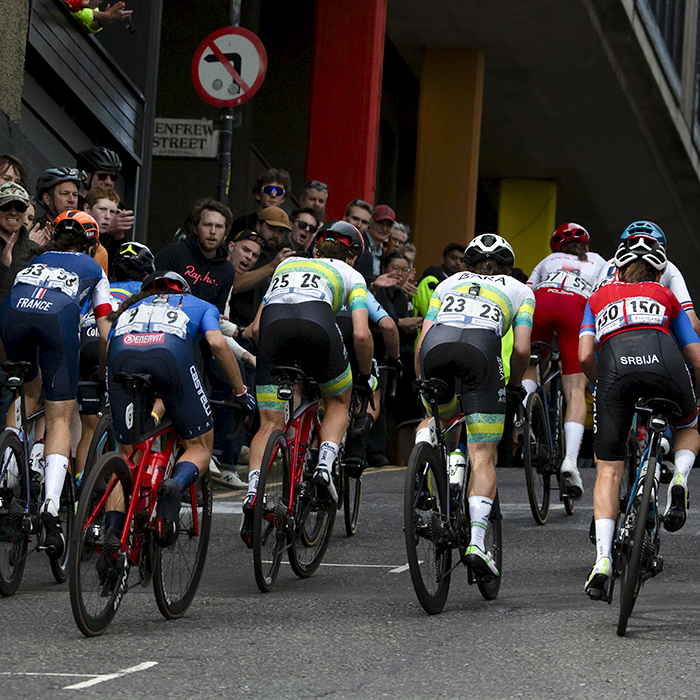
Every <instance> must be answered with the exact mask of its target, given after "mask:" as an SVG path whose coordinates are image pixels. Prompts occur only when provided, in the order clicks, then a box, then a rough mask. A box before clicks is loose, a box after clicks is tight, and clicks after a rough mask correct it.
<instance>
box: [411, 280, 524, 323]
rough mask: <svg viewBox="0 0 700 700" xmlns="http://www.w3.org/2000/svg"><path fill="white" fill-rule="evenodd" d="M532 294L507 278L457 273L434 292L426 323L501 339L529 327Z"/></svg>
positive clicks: (519, 283) (520, 283)
mask: <svg viewBox="0 0 700 700" xmlns="http://www.w3.org/2000/svg"><path fill="white" fill-rule="evenodd" d="M534 309H535V298H534V295H533V293H532V290H531V289H530V288H529V287H528V286H527V285H525V284H523V283H522V282H518V280H516V279H515V278H514V277H509V276H508V275H477V274H476V273H474V272H458V273H456V274H454V275H452V276H451V277H448V278H447V279H446V280H444V281H443V282H440V284H439V285H438V286H437V287H436V288H435V291H434V292H433V296H432V298H431V300H430V306H429V307H428V313H427V314H426V317H425V318H426V320H427V321H433V322H434V323H435V324H436V325H443V324H444V325H447V326H453V327H455V328H481V329H485V330H490V331H493V332H494V333H495V334H496V335H498V336H502V335H504V334H505V332H506V331H507V330H508V329H509V328H510V327H511V326H512V327H514V328H515V327H517V326H520V325H527V326H532V314H533V311H534Z"/></svg>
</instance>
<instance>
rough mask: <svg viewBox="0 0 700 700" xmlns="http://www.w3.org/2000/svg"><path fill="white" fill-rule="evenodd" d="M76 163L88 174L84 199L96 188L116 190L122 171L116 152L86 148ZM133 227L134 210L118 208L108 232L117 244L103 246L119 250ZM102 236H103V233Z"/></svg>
mask: <svg viewBox="0 0 700 700" xmlns="http://www.w3.org/2000/svg"><path fill="white" fill-rule="evenodd" d="M76 161H77V166H78V168H79V169H80V170H83V171H85V173H86V179H85V182H84V185H83V188H82V190H81V195H82V196H83V197H85V196H87V194H88V193H89V192H90V191H91V190H92V189H94V188H95V187H110V188H112V189H114V185H115V184H116V183H117V181H118V180H119V173H120V172H121V169H122V162H121V159H120V158H119V156H118V155H117V154H116V153H115V152H114V151H110V150H109V148H104V147H102V146H96V147H95V148H86V149H85V150H84V151H80V153H78V155H77V156H76ZM133 225H134V212H133V210H131V209H123V208H122V209H119V208H117V213H116V216H115V217H114V218H113V219H112V221H111V223H110V225H109V229H108V230H107V232H108V233H109V235H110V236H111V237H112V238H113V239H114V241H115V243H114V245H112V243H111V242H110V243H105V242H104V241H102V244H103V245H104V246H105V247H106V248H108V249H111V248H112V247H115V248H116V249H119V246H120V245H121V244H122V243H123V242H124V234H125V233H126V232H127V231H128V230H129V229H130V228H131V227H132V226H133ZM100 236H102V233H101V232H100Z"/></svg>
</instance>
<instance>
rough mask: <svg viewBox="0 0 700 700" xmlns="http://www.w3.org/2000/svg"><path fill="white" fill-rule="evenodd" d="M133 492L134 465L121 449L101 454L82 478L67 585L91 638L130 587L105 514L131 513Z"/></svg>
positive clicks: (80, 625)
mask: <svg viewBox="0 0 700 700" xmlns="http://www.w3.org/2000/svg"><path fill="white" fill-rule="evenodd" d="M132 491H133V481H132V479H131V472H130V471H129V466H128V464H127V462H126V460H125V459H124V457H122V456H121V455H120V454H117V453H110V454H106V455H104V456H103V457H101V458H100V459H99V460H98V462H97V464H95V466H94V468H93V469H92V470H91V472H90V475H89V476H88V478H87V481H85V482H83V488H82V490H81V494H80V499H79V501H78V510H77V512H76V515H75V522H74V526H73V531H72V533H71V544H70V547H69V549H68V588H69V590H70V602H71V608H72V609H73V617H74V618H75V622H76V624H77V625H78V628H79V629H80V631H81V632H82V633H83V634H84V635H85V636H86V637H94V636H97V635H99V634H102V633H103V632H104V631H105V630H106V629H107V627H109V624H110V623H111V622H112V619H113V618H114V615H115V614H116V612H117V609H118V607H119V604H120V603H121V601H122V598H123V596H124V593H125V592H126V584H127V580H128V577H129V566H128V563H127V561H126V559H125V556H124V553H123V552H122V551H121V549H120V547H119V539H118V537H117V533H114V531H113V530H111V529H109V530H108V528H107V526H106V525H105V514H106V513H107V512H108V511H122V512H124V513H126V511H127V510H128V507H129V502H130V500H131V496H132ZM124 527H129V524H128V523H127V524H126V525H124ZM122 532H123V530H122Z"/></svg>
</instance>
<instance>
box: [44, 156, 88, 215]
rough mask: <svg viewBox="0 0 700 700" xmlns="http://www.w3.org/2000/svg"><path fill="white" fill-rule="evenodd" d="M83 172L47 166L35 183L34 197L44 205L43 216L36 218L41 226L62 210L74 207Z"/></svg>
mask: <svg viewBox="0 0 700 700" xmlns="http://www.w3.org/2000/svg"><path fill="white" fill-rule="evenodd" d="M84 177H85V173H84V172H83V171H82V170H78V169H77V168H62V167H61V168H48V169H47V170H44V172H43V173H42V174H41V175H40V176H39V179H38V180H37V183H36V198H37V200H38V201H39V203H40V204H42V205H43V207H44V210H45V211H44V216H42V217H41V218H39V219H37V220H36V222H35V223H39V224H40V225H41V227H42V228H43V227H44V226H45V225H46V224H47V223H48V224H51V223H52V222H53V221H54V219H55V218H56V217H57V216H58V215H59V214H61V213H63V212H64V211H70V210H74V209H76V207H77V206H78V192H79V190H80V188H81V187H82V186H83V179H84Z"/></svg>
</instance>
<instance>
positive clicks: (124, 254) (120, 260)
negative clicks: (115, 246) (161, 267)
mask: <svg viewBox="0 0 700 700" xmlns="http://www.w3.org/2000/svg"><path fill="white" fill-rule="evenodd" d="M112 269H113V270H114V276H115V278H116V279H117V280H135V281H136V282H140V281H141V280H143V278H144V277H145V276H146V275H150V274H151V273H152V272H155V269H156V261H155V258H154V257H153V253H151V250H150V248H148V246H145V245H144V244H143V243H137V242H136V241H128V242H127V243H122V244H121V246H119V250H118V251H117V255H116V257H115V258H114V262H113V263H112Z"/></svg>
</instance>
